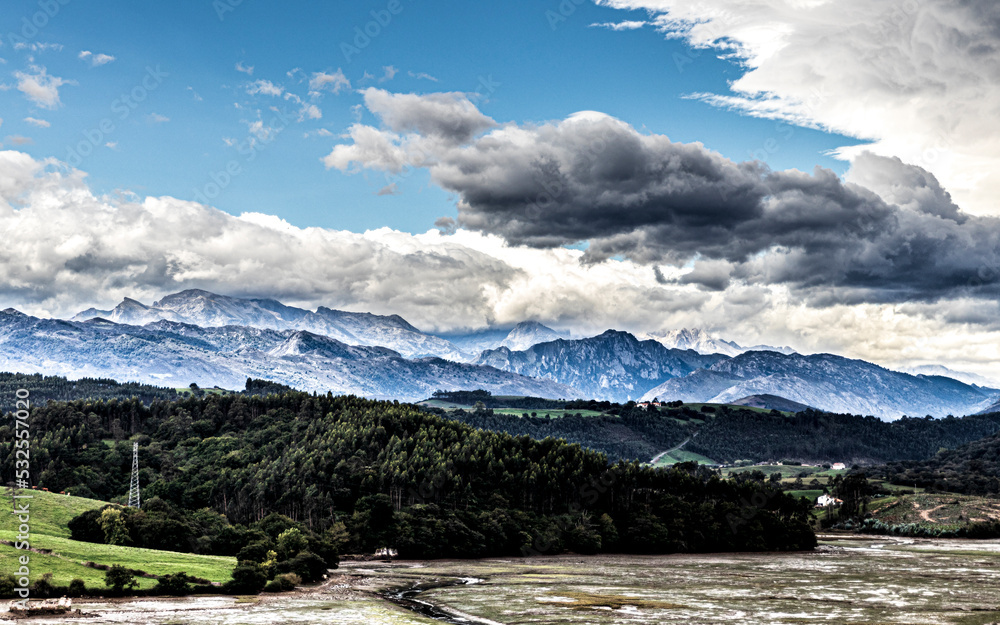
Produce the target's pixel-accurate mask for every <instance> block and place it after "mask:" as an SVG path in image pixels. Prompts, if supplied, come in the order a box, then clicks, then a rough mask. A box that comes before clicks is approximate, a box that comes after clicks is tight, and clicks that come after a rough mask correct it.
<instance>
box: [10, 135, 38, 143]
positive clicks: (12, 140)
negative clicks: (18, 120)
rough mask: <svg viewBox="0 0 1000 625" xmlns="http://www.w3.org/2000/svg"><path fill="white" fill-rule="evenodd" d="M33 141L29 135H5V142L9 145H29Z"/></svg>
mask: <svg viewBox="0 0 1000 625" xmlns="http://www.w3.org/2000/svg"><path fill="white" fill-rule="evenodd" d="M34 142H35V141H34V140H33V139H32V138H31V137H22V136H21V135H11V136H9V137H7V143H10V144H11V145H31V144H32V143H34Z"/></svg>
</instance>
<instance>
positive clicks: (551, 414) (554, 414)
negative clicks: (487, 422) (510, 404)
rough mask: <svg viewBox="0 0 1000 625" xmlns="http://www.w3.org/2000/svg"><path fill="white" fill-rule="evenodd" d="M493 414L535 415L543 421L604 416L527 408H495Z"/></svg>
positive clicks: (588, 411) (576, 411) (572, 411)
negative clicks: (574, 416)
mask: <svg viewBox="0 0 1000 625" xmlns="http://www.w3.org/2000/svg"><path fill="white" fill-rule="evenodd" d="M493 412H494V413H496V414H504V415H513V416H515V417H523V416H524V415H525V414H527V415H528V416H531V415H532V414H534V415H535V416H536V417H541V418H543V419H559V418H561V417H565V416H566V415H575V414H579V415H580V416H581V417H599V416H601V415H603V414H604V413H603V412H598V411H596V410H537V409H533V410H529V409H526V408H494V409H493Z"/></svg>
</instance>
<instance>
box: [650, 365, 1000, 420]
mask: <svg viewBox="0 0 1000 625" xmlns="http://www.w3.org/2000/svg"><path fill="white" fill-rule="evenodd" d="M996 394H997V392H996V391H993V390H990V389H981V388H979V387H976V386H972V385H969V384H965V383H964V382H959V381H958V380H954V379H952V378H946V377H941V376H929V375H916V376H915V375H910V374H907V373H900V372H897V371H890V370H889V369H885V368H883V367H880V366H878V365H874V364H872V363H869V362H865V361H863V360H851V359H849V358H843V357H841V356H835V355H832V354H813V355H810V356H803V355H801V354H779V353H777V352H746V353H744V354H740V355H739V356H736V357H734V358H728V359H725V360H720V361H718V362H716V363H714V364H712V365H711V366H708V367H706V368H704V369H701V370H699V371H695V372H693V373H692V374H691V375H688V376H685V377H681V378H674V379H671V380H667V381H666V382H664V383H663V384H660V385H659V386H657V387H656V388H653V389H651V390H650V391H648V392H647V393H646V394H645V395H644V396H643V399H647V400H648V399H653V398H654V397H659V398H661V399H662V398H670V399H679V400H683V401H686V402H710V403H730V402H733V401H735V400H738V399H742V398H744V397H747V396H750V395H777V396H779V397H783V398H785V399H787V400H791V401H794V402H798V403H800V404H805V405H808V406H813V407H816V408H820V409H822V410H826V411H830V412H847V413H853V414H863V415H874V416H877V417H881V418H890V419H892V418H897V417H899V416H902V415H904V414H907V415H910V416H917V417H922V416H924V415H928V414H929V415H932V416H938V417H941V416H945V415H947V414H956V415H963V414H971V413H974V412H978V411H979V410H982V409H983V408H984V407H986V406H987V405H988V404H990V403H991V401H992V398H994V397H996Z"/></svg>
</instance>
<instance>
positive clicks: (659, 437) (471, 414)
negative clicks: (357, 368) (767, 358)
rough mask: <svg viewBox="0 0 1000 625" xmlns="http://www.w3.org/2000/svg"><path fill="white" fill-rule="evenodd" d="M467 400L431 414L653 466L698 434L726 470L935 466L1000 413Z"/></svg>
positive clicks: (997, 420) (994, 426)
mask: <svg viewBox="0 0 1000 625" xmlns="http://www.w3.org/2000/svg"><path fill="white" fill-rule="evenodd" d="M462 399H466V400H471V399H476V400H477V401H482V402H483V407H481V408H480V409H479V410H451V411H445V410H441V409H433V408H428V409H427V410H429V411H433V412H435V413H436V414H440V415H442V416H446V417H447V418H449V419H454V420H457V421H461V422H462V423H468V424H470V425H473V426H475V427H477V428H483V429H488V430H493V431H497V432H507V433H509V434H513V435H528V436H531V437H533V438H538V439H541V438H545V437H547V436H552V437H557V438H565V439H566V440H568V441H570V442H573V443H579V444H581V445H583V446H585V447H589V448H591V449H595V450H597V451H600V452H602V453H604V454H607V455H608V457H609V458H612V459H625V460H644V461H645V460H649V459H650V458H652V457H653V456H654V455H656V454H657V453H659V452H661V451H664V450H666V449H670V448H671V447H673V446H674V445H677V444H678V443H680V442H681V441H683V440H685V439H687V438H689V437H692V436H693V435H694V434H695V433H697V434H698V436H697V437H695V438H691V440H690V441H689V442H688V443H687V445H686V446H685V449H686V450H688V451H692V452H695V453H698V454H701V455H703V456H707V457H709V458H712V459H714V460H716V461H717V462H721V463H733V462H737V461H740V460H749V461H752V462H765V461H780V460H798V461H803V462H836V461H840V462H848V463H852V464H853V463H863V464H872V463H884V462H891V461H899V460H919V459H924V458H929V457H931V456H933V455H934V454H935V453H937V452H938V451H939V450H940V449H952V448H955V447H959V446H961V445H964V444H966V443H969V442H970V441H974V440H978V439H980V438H983V437H985V436H989V435H991V434H994V433H995V432H997V431H1000V413H992V414H986V415H970V416H967V417H961V418H956V417H947V418H944V419H932V418H911V417H904V418H902V419H898V420H896V421H891V422H890V421H882V420H881V419H877V418H875V417H862V416H859V415H847V414H834V413H828V412H820V411H816V410H806V411H803V412H800V413H798V414H794V415H793V414H788V413H781V412H777V411H774V410H772V411H770V412H763V411H760V410H752V409H749V408H739V407H736V406H714V407H713V406H705V407H704V408H703V409H702V410H694V409H693V408H691V407H689V406H677V405H671V406H669V407H661V408H659V409H655V408H654V409H647V408H645V407H641V406H636V405H635V404H634V403H631V402H630V403H628V404H611V403H608V402H597V401H581V400H577V401H573V402H555V403H557V404H558V405H557V406H556V407H558V408H561V409H566V410H593V411H600V412H604V413H605V416H593V417H580V416H573V415H572V413H570V414H569V415H568V416H566V417H563V418H560V419H545V418H531V417H525V416H523V415H522V416H519V415H510V414H501V413H498V412H496V411H494V410H493V409H492V408H489V407H486V406H487V402H490V403H492V404H493V405H494V406H496V407H497V408H501V407H507V406H506V402H507V400H506V399H504V398H492V399H491V398H484V397H482V396H473V395H472V394H469V396H468V397H465V396H462ZM552 407H553V406H545V407H544V408H552ZM538 408H539V409H543V407H542V406H539V407H538ZM709 409H710V410H711V412H707V411H708V410H709ZM525 410H528V409H525ZM703 410H704V411H703Z"/></svg>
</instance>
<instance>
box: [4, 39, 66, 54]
mask: <svg viewBox="0 0 1000 625" xmlns="http://www.w3.org/2000/svg"><path fill="white" fill-rule="evenodd" d="M14 49H15V50H29V51H31V52H48V51H49V50H55V51H57V52H58V51H59V50H62V49H63V46H62V44H61V43H41V42H37V41H35V42H32V43H27V42H24V41H19V42H17V43H15V44H14Z"/></svg>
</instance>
